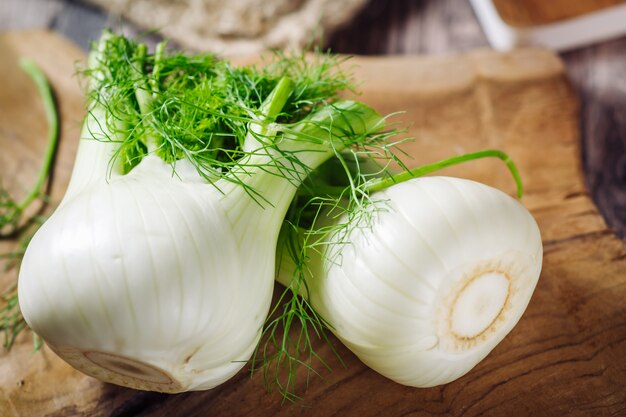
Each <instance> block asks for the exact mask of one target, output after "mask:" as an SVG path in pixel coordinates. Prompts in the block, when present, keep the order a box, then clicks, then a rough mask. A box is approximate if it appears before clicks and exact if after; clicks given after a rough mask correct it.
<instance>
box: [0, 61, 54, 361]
mask: <svg viewBox="0 0 626 417" xmlns="http://www.w3.org/2000/svg"><path fill="white" fill-rule="evenodd" d="M20 67H21V68H22V70H23V71H24V72H25V73H26V74H27V75H28V76H30V78H31V79H32V80H33V82H34V83H35V86H36V87H37V91H38V92H39V95H40V97H41V99H42V101H43V105H44V110H45V114H46V121H47V123H48V138H47V140H48V142H47V143H48V144H47V146H46V150H45V153H44V159H43V162H42V164H41V168H40V169H39V173H38V174H37V178H36V180H35V184H34V185H33V188H32V189H31V191H30V192H29V193H28V194H27V195H26V196H25V197H24V198H23V199H22V201H20V202H19V203H18V204H16V205H15V206H14V209H13V211H12V212H11V213H9V215H8V216H5V217H4V218H3V219H2V222H3V224H1V225H0V229H1V228H2V226H4V225H6V224H13V225H14V227H17V226H18V225H17V222H19V219H20V217H21V215H22V212H23V211H24V210H25V209H26V208H27V207H28V206H29V205H30V204H31V203H32V202H33V201H35V200H36V199H37V198H40V197H41V196H42V193H43V188H44V185H45V183H46V180H47V179H48V177H49V175H50V170H51V169H52V161H53V160H54V155H55V152H56V148H57V143H58V137H59V120H58V113H57V109H56V105H55V102H54V98H53V95H52V90H51V88H50V85H49V84H48V81H47V79H46V76H45V75H44V73H43V72H42V71H41V69H40V68H39V67H38V66H37V64H35V63H34V62H33V61H31V60H29V59H22V60H21V61H20ZM39 219H40V218H39V217H38V216H35V217H33V218H31V219H28V221H27V222H26V224H25V225H24V227H22V228H19V229H14V230H13V232H17V237H19V238H20V239H19V247H18V248H17V249H16V250H14V251H13V252H10V253H5V254H0V259H4V260H5V261H6V263H5V265H4V266H5V271H10V270H12V269H14V268H17V267H18V266H19V264H20V261H21V258H22V256H23V255H24V252H25V250H26V245H27V244H28V242H29V241H30V238H31V237H32V235H33V234H34V232H35V230H36V229H37V228H38V227H39V225H40V224H39V222H40V220H39ZM4 222H6V223H4ZM33 229H34V230H33ZM26 327H27V326H26V322H25V321H24V318H23V317H22V313H21V311H20V307H19V303H18V298H17V284H13V285H11V286H10V287H9V288H8V289H7V290H5V291H4V292H3V293H2V294H1V295H0V332H1V333H4V343H3V346H4V348H5V349H6V350H10V349H11V347H12V346H13V344H14V343H15V339H16V337H17V336H18V335H19V334H20V333H21V332H22V330H24V329H26ZM33 343H34V349H35V350H39V348H40V347H41V340H40V339H39V338H38V337H37V336H36V335H34V339H33Z"/></svg>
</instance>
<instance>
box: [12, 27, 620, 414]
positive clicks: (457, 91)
mask: <svg viewBox="0 0 626 417" xmlns="http://www.w3.org/2000/svg"><path fill="white" fill-rule="evenodd" d="M0 54H1V56H2V57H3V58H2V60H0V77H1V78H0V79H3V80H11V81H10V82H4V83H3V84H2V85H0V108H1V109H2V112H0V117H1V118H0V176H1V177H2V178H3V179H4V180H5V183H6V182H8V183H9V186H10V187H11V189H13V190H15V191H19V190H20V189H23V188H26V187H27V186H28V185H29V184H30V181H31V179H32V177H33V176H34V173H35V171H36V168H37V166H38V161H39V160H40V158H41V153H42V151H43V148H44V141H45V123H44V122H43V121H42V120H43V111H42V109H41V105H40V104H39V100H38V97H37V95H36V94H35V91H34V89H33V88H32V87H31V86H29V85H28V80H27V79H26V78H25V77H24V76H23V75H21V74H20V73H19V70H18V69H17V66H16V61H17V59H18V58H19V57H20V56H33V57H34V58H36V59H37V60H38V62H39V63H40V65H42V67H43V68H44V70H45V72H46V73H47V74H48V76H49V77H50V79H51V82H52V85H53V87H54V89H55V91H56V94H57V99H58V103H59V106H60V109H61V115H62V121H63V129H62V138H61V149H60V151H59V155H58V158H57V164H56V166H55V176H54V182H53V187H52V198H53V203H54V202H55V201H58V199H59V198H60V197H61V196H62V194H63V189H64V188H65V186H66V184H67V180H68V176H69V172H70V169H71V166H72V163H73V153H74V151H75V146H76V143H77V139H78V132H79V131H78V127H79V124H80V120H81V118H82V116H83V114H82V101H83V98H82V93H81V90H80V89H79V88H78V81H77V79H76V78H75V77H74V76H73V74H74V63H75V62H76V61H77V60H80V59H82V58H83V54H82V53H81V52H80V50H78V49H77V48H76V47H74V46H72V45H70V44H68V43H67V42H66V41H64V40H62V39H61V38H59V37H58V36H55V35H53V34H51V33H47V32H27V33H19V34H5V35H3V36H2V37H0ZM350 62H351V63H352V64H355V65H356V69H355V71H356V73H357V76H358V77H359V78H363V79H364V80H365V82H364V83H363V84H362V86H361V90H362V95H361V96H360V99H361V100H363V101H365V102H367V103H369V104H371V105H373V106H374V107H375V108H377V109H378V110H379V111H381V112H383V113H386V112H395V111H398V110H404V111H405V113H403V114H402V115H401V116H398V117H397V120H398V121H399V122H402V123H410V124H411V129H410V134H411V135H412V136H414V137H415V141H414V142H413V143H412V144H410V145H408V146H407V148H406V149H407V151H408V152H409V153H410V154H411V155H413V158H414V159H413V160H412V161H411V162H410V164H411V165H417V164H421V163H426V162H431V161H433V160H435V159H439V158H441V157H444V156H451V155H454V154H458V153H461V152H468V151H472V150H478V149H483V148H486V147H497V148H500V149H502V150H504V151H506V152H508V153H509V154H510V155H511V156H512V157H513V159H514V160H515V161H516V162H517V164H518V165H519V168H520V171H521V174H522V177H523V179H524V182H525V187H526V195H525V197H524V198H523V200H522V202H523V203H524V204H525V205H526V206H527V207H528V208H529V209H530V210H531V212H532V213H533V215H534V216H535V217H536V219H537V221H538V223H539V226H540V229H541V232H542V238H543V241H544V248H545V258H544V267H543V272H542V275H541V279H540V281H539V284H538V287H537V290H536V292H535V294H534V296H533V298H532V300H531V303H530V305H529V307H528V310H527V311H526V313H525V315H524V316H523V318H522V320H521V321H520V322H519V324H518V325H517V326H516V327H515V328H514V330H513V331H512V332H511V334H510V335H509V336H508V337H507V338H506V339H505V340H504V341H503V342H502V343H501V344H500V345H499V346H498V347H496V349H495V350H494V351H493V352H492V353H491V354H490V355H489V356H488V357H487V358H486V359H485V360H484V361H483V362H482V363H480V364H479V365H478V366H477V367H476V368H475V369H473V370H472V371H471V372H470V373H469V374H467V375H466V376H464V377H462V378H460V379H459V380H457V381H455V382H453V383H450V384H447V385H445V386H440V387H435V388H430V389H415V388H409V387H403V386H401V385H398V384H396V383H393V382H391V381H389V380H386V379H385V378H383V377H382V376H380V375H378V374H376V373H375V372H373V371H371V370H369V369H368V368H366V367H365V366H364V365H363V364H361V363H360V362H359V361H358V359H357V358H356V357H355V356H354V355H352V354H351V353H350V352H349V351H347V349H345V348H344V347H342V346H341V345H340V344H339V343H338V342H337V341H336V340H335V339H333V340H334V341H335V344H336V347H337V349H338V351H339V353H340V354H341V356H342V358H343V360H344V362H345V367H342V366H341V364H340V363H339V362H338V361H337V360H336V359H333V356H332V353H331V351H330V349H329V348H328V347H325V346H323V344H321V343H318V346H320V352H321V355H322V356H323V357H325V358H328V361H329V363H330V364H331V365H332V366H333V368H334V369H333V371H332V372H330V371H325V370H321V376H322V378H315V379H313V380H311V382H310V384H309V386H308V387H305V385H304V383H301V384H300V386H299V388H300V394H301V395H302V397H303V400H302V401H301V402H299V403H297V404H290V403H286V404H283V403H282V402H281V398H280V397H279V396H278V395H277V394H276V393H269V394H268V393H267V392H266V391H265V389H264V385H263V381H262V377H261V375H254V376H253V377H250V375H249V373H247V372H246V371H245V370H244V371H242V372H240V373H239V374H238V375H236V376H235V378H233V379H232V380H231V381H229V382H227V383H226V384H224V385H222V386H220V387H218V388H216V389H214V390H210V391H206V392H195V393H184V394H178V395H165V394H158V393H147V392H138V391H133V390H129V389H124V388H120V387H115V386H111V385H107V384H103V383H100V382H98V381H96V380H94V379H92V378H89V377H86V376H83V375H82V374H80V373H78V372H76V371H74V370H73V369H71V368H70V367H69V366H68V365H66V364H65V363H64V362H62V361H60V360H59V359H58V358H56V356H55V355H54V354H53V353H52V352H50V351H49V350H48V349H45V348H44V350H43V352H41V353H33V352H32V343H31V339H30V335H28V334H24V335H23V336H22V337H21V338H20V340H19V343H18V345H17V346H16V348H14V350H12V351H11V352H8V353H7V352H2V353H0V415H1V416H5V415H6V416H29V417H30V416H59V417H60V416H118V417H121V416H126V417H128V416H213V415H215V416H295V415H298V416H300V415H302V416H360V417H366V416H380V415H384V416H409V415H410V416H430V415H455V416H478V415H488V416H503V415H510V416H563V415H568V416H617V415H624V414H626V388H625V386H626V362H625V361H624V357H626V305H625V303H624V298H625V296H626V245H625V244H624V242H622V241H620V240H618V239H617V238H616V237H615V236H614V234H613V233H612V232H610V231H609V230H608V228H607V226H606V225H605V223H604V221H603V220H602V218H601V216H600V215H599V214H598V211H597V210H596V207H595V206H594V204H593V203H592V201H591V199H590V197H589V195H588V193H587V191H586V189H585V186H584V180H583V175H582V170H581V163H580V147H579V134H580V131H579V123H578V114H579V106H578V101H577V97H576V95H575V94H574V92H573V90H572V88H571V86H570V84H569V83H568V81H567V78H566V76H565V72H564V68H563V64H562V62H561V61H560V60H559V59H558V58H557V57H556V56H555V55H553V54H551V53H549V52H546V51H543V50H533V49H527V50H519V51H516V52H514V53H511V54H498V53H494V52H491V51H488V50H477V51H473V52H468V53H464V54H457V55H447V56H438V57H424V56H393V57H385V58H373V57H370V58H363V57H361V58H355V59H353V60H352V61H350ZM444 173H445V174H448V175H456V176H463V177H466V178H473V179H477V180H481V181H483V182H486V183H488V184H491V185H494V186H497V187H499V188H501V189H503V190H505V191H507V192H509V193H513V191H514V184H513V183H512V180H511V179H510V176H509V175H508V173H507V172H506V170H505V169H504V168H503V167H502V165H501V164H500V163H498V162H495V161H478V162H472V163H470V164H467V165H464V166H463V167H457V168H455V169H449V170H447V171H445V172H444ZM1 244H2V246H0V249H5V248H7V242H1ZM10 279H14V277H11V276H7V275H4V276H2V278H1V280H2V281H1V282H2V283H6V282H8V280H10Z"/></svg>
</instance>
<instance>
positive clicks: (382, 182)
mask: <svg viewBox="0 0 626 417" xmlns="http://www.w3.org/2000/svg"><path fill="white" fill-rule="evenodd" d="M481 158H499V159H501V160H502V161H504V163H505V164H506V166H507V168H508V169H509V171H510V172H511V175H513V179H514V180H515V184H516V186H517V197H518V198H522V194H523V190H524V189H523V185H522V179H521V176H520V174H519V171H518V169H517V167H516V166H515V164H514V163H513V161H512V160H511V158H510V157H509V156H508V155H507V154H506V153H504V152H502V151H499V150H496V149H488V150H484V151H477V152H470V153H467V154H464V155H459V156H454V157H452V158H448V159H444V160H442V161H438V162H434V163H432V164H428V165H423V166H420V167H418V168H415V169H412V170H409V171H402V172H400V173H398V174H395V175H392V176H390V177H386V178H379V179H375V180H372V181H370V182H368V183H367V184H366V185H365V190H366V191H367V192H369V193H373V192H376V191H379V190H383V189H385V188H389V187H391V186H392V185H394V184H398V183H401V182H404V181H406V180H410V179H411V178H416V177H421V176H423V175H427V174H431V173H433V172H436V171H440V170H442V169H443V168H447V167H450V166H453V165H458V164H461V163H464V162H468V161H473V160H475V159H481Z"/></svg>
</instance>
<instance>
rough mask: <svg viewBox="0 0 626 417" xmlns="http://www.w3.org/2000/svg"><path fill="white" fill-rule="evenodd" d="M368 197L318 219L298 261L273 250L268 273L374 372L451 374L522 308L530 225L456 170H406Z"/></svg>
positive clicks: (530, 276)
mask: <svg viewBox="0 0 626 417" xmlns="http://www.w3.org/2000/svg"><path fill="white" fill-rule="evenodd" d="M369 198H370V199H371V202H370V203H369V204H368V205H366V206H365V207H364V208H363V210H364V211H365V212H364V213H361V215H360V216H355V215H354V213H348V214H351V216H350V217H349V216H348V214H344V215H343V216H341V217H340V218H338V219H337V218H322V220H318V223H319V224H321V226H319V225H318V226H317V227H319V230H321V231H322V232H321V234H322V236H321V237H319V236H317V237H316V236H315V233H316V232H315V231H314V229H315V227H314V228H312V230H313V231H309V238H310V239H313V241H314V242H315V243H314V244H311V243H308V245H309V249H313V250H308V251H307V252H306V256H307V257H308V259H306V260H304V261H303V263H301V264H296V266H295V268H294V262H293V259H292V258H289V257H286V256H285V254H284V253H283V255H282V262H281V265H280V270H279V274H278V280H279V282H281V283H283V284H284V285H286V286H288V287H289V286H291V287H292V288H294V287H295V288H296V289H297V290H298V291H299V292H300V293H301V294H303V296H304V297H307V299H308V300H309V302H310V304H311V306H312V307H313V309H314V310H315V312H316V313H317V314H319V315H320V316H321V318H322V319H323V320H324V321H325V322H326V323H327V325H328V327H329V328H330V330H331V331H332V332H333V333H334V334H335V335H336V336H337V337H338V338H339V339H340V340H341V341H342V342H343V343H344V344H345V345H346V346H347V347H348V348H349V349H350V350H351V351H352V352H354V353H355V354H356V355H357V356H358V357H359V358H360V359H361V360H362V361H363V362H364V363H365V364H366V365H368V366H369V367H371V368H372V369H374V370H376V371H377V372H379V373H380V374H382V375H384V376H386V377H387V378H390V379H392V380H394V381H396V382H399V383H401V384H405V385H410V386H415V387H429V386H434V385H439V384H444V383H447V382H450V381H453V380H455V379H457V378H459V377H461V376H462V375H464V374H465V373H467V372H468V371H470V370H471V369H472V368H473V367H474V366H475V365H476V364H477V363H478V362H480V361H481V360H482V359H483V358H485V357H486V356H487V354H488V353H489V352H490V351H491V350H492V349H493V348H494V347H495V346H496V345H497V344H498V343H499V342H500V341H501V340H502V339H503V338H504V337H505V336H506V335H507V334H508V333H509V332H510V331H511V329H512V328H513V326H514V325H515V324H516V323H517V322H518V320H519V319H520V317H521V316H522V314H523V312H524V310H525V309H526V306H527V305H528V303H529V300H530V298H531V295H532V293H533V290H534V288H535V286H536V284H537V280H538V278H539V274H540V271H541V262H542V243H541V236H540V233H539V229H538V227H537V224H536V222H535V220H534V219H533V217H532V216H531V215H530V213H529V212H528V210H526V209H525V208H524V207H523V206H522V205H521V204H520V203H519V202H518V201H516V200H514V199H513V198H511V197H509V196H508V195H506V194H504V193H503V192H501V191H499V190H496V189H494V188H491V187H488V186H486V185H484V184H480V183H477V182H473V181H469V180H463V179H457V178H446V177H424V178H414V179H409V180H407V181H405V182H401V183H399V184H396V185H392V186H390V187H388V188H385V189H382V190H381V191H377V192H374V193H372V194H371V195H370V196H369ZM321 217H322V216H321ZM305 235H306V232H305ZM300 238H301V239H302V235H301V236H300ZM294 269H296V270H297V269H299V271H296V272H295V273H294ZM298 273H301V274H303V278H304V279H303V281H304V282H298V281H297V280H295V281H294V280H293V278H292V277H294V276H297V275H298Z"/></svg>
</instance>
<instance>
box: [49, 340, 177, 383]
mask: <svg viewBox="0 0 626 417" xmlns="http://www.w3.org/2000/svg"><path fill="white" fill-rule="evenodd" d="M51 349H52V350H53V351H54V352H55V353H57V354H58V355H59V356H61V357H62V358H64V359H65V360H66V361H67V362H68V363H69V364H70V365H72V366H73V367H75V368H77V369H80V370H81V371H82V372H84V373H86V374H87V375H90V376H93V377H94V378H97V379H99V380H101V381H104V382H108V383H111V384H116V385H121V386H124V387H128V388H134V389H138V390H146V391H157V392H164V393H169V394H174V393H178V392H182V391H184V384H182V383H181V382H180V381H178V380H176V378H174V377H173V376H172V375H171V374H170V373H169V372H167V371H165V370H164V369H162V368H161V367H159V366H156V365H154V364H151V363H148V362H146V361H142V360H137V359H133V358H130V357H127V356H123V355H119V354H115V353H109V352H102V351H98V350H84V351H82V350H78V349H55V348H52V347H51Z"/></svg>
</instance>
